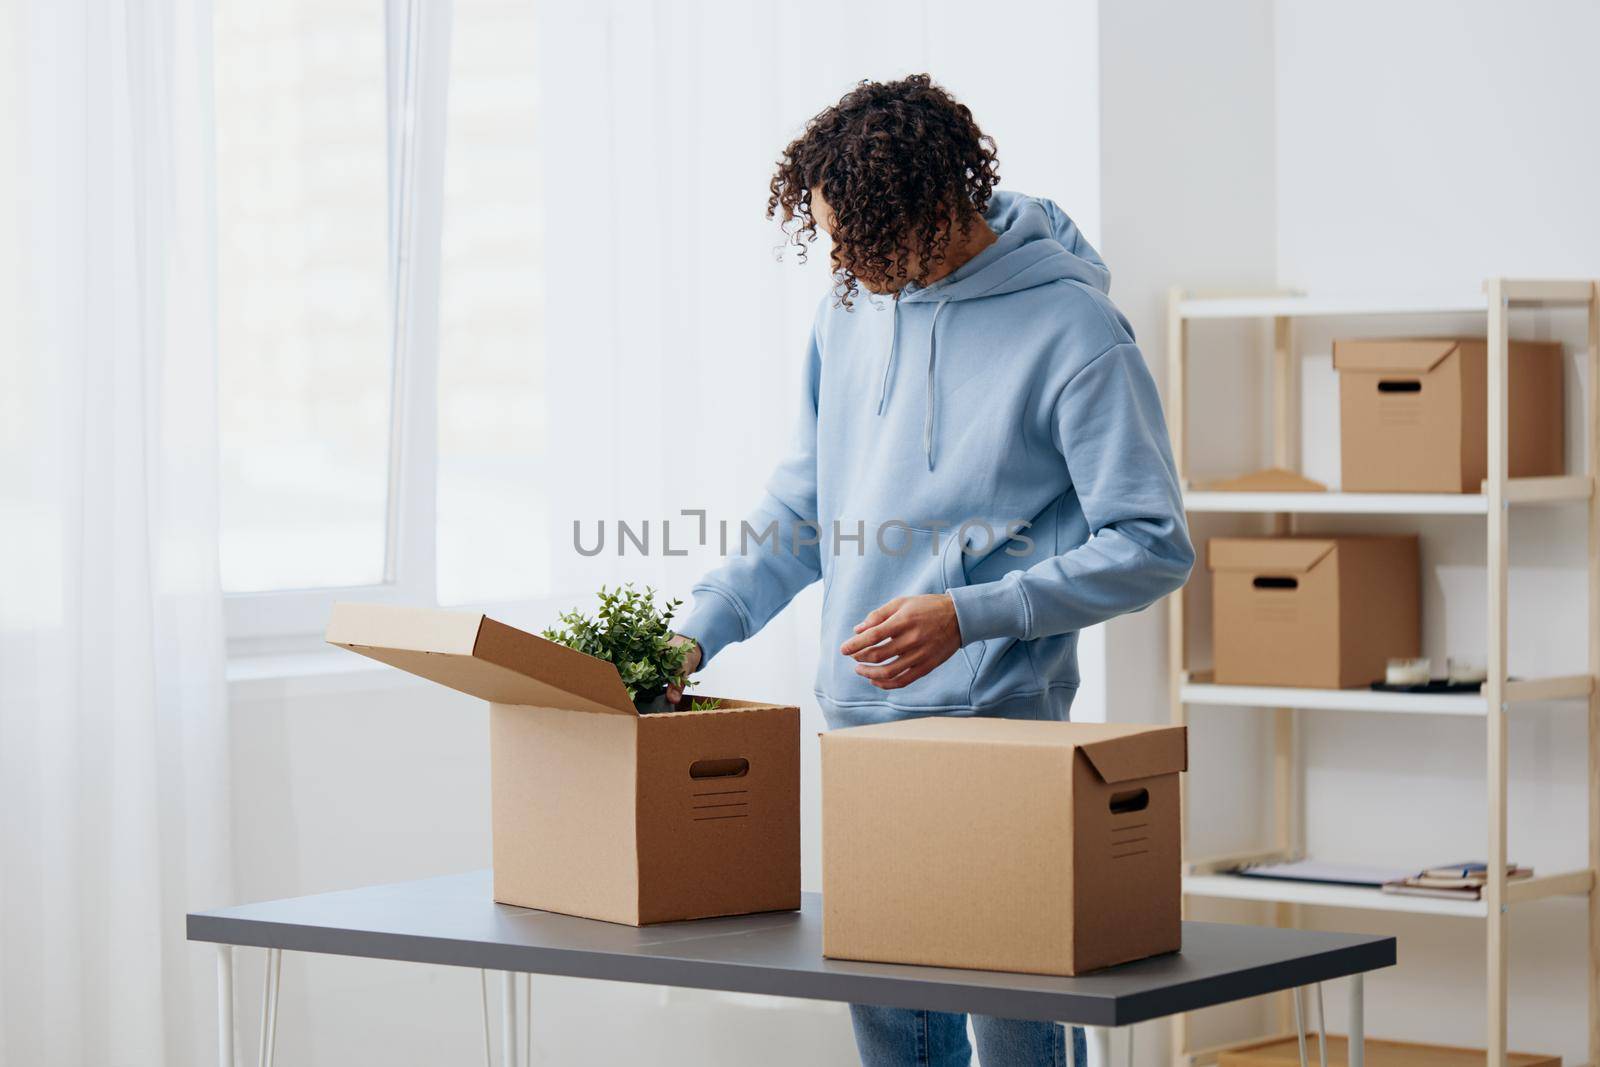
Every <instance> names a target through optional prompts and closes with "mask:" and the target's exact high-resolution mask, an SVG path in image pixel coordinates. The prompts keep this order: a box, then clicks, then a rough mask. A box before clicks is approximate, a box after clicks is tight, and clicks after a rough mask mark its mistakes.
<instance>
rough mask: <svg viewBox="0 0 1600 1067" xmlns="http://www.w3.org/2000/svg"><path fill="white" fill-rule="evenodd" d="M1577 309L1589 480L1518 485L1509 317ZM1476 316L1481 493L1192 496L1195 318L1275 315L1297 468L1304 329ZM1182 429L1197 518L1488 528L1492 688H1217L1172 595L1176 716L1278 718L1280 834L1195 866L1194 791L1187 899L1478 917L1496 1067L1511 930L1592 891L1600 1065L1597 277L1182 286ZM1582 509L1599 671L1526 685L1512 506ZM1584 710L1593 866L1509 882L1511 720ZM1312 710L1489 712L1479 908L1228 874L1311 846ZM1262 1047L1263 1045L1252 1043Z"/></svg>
mask: <svg viewBox="0 0 1600 1067" xmlns="http://www.w3.org/2000/svg"><path fill="white" fill-rule="evenodd" d="M1558 307H1566V308H1578V309H1586V310H1587V313H1588V362H1587V370H1586V377H1585V382H1584V385H1585V394H1586V395H1585V397H1584V412H1585V433H1584V449H1583V451H1584V457H1583V459H1582V461H1581V466H1582V473H1580V474H1572V475H1567V476H1563V477H1554V478H1511V477H1509V475H1508V456H1507V426H1508V418H1509V415H1508V411H1509V409H1508V406H1507V402H1506V381H1507V361H1508V357H1509V340H1510V325H1509V312H1510V311H1511V310H1512V309H1521V308H1532V309H1541V308H1558ZM1465 313H1477V314H1481V315H1484V316H1485V317H1486V322H1487V335H1488V341H1489V360H1488V383H1487V384H1488V405H1487V406H1488V448H1489V457H1488V460H1489V463H1488V471H1489V474H1488V477H1487V478H1486V479H1485V481H1484V484H1483V490H1482V492H1479V493H1472V494H1450V493H1341V492H1327V493H1319V492H1290V493H1251V492H1235V491H1226V492H1218V491H1210V490H1206V489H1203V488H1197V487H1193V486H1191V485H1190V483H1189V478H1188V448H1187V440H1188V430H1187V423H1188V419H1187V406H1188V403H1187V400H1188V398H1187V388H1186V385H1187V377H1188V362H1189V352H1188V324H1189V323H1190V322H1192V321H1197V320H1215V319H1258V320H1259V319H1270V320H1271V321H1272V324H1273V353H1272V362H1271V368H1272V385H1273V389H1272V397H1273V461H1274V465H1275V466H1278V467H1282V468H1285V469H1289V470H1293V469H1296V468H1297V466H1298V461H1297V458H1296V453H1297V448H1296V442H1297V437H1298V433H1299V411H1298V406H1299V404H1298V401H1299V393H1298V385H1297V377H1298V362H1299V361H1298V354H1297V352H1296V350H1295V344H1294V324H1295V321H1296V320H1297V319H1304V318H1344V317H1362V316H1382V315H1392V316H1408V317H1423V316H1429V315H1461V314H1465ZM1168 354H1169V356H1168V358H1169V364H1168V373H1169V388H1168V407H1169V411H1168V420H1169V425H1170V429H1171V433H1172V450H1173V458H1174V459H1175V461H1176V463H1177V467H1178V474H1179V478H1180V480H1181V481H1182V482H1183V485H1184V488H1185V491H1184V503H1185V506H1186V507H1187V509H1188V510H1189V511H1190V512H1193V513H1197V514H1198V513H1236V514H1255V515H1261V516H1264V517H1266V518H1267V520H1268V522H1267V526H1268V529H1269V531H1270V532H1273V533H1292V532H1294V530H1295V528H1296V521H1297V517H1298V516H1301V515H1332V514H1342V515H1415V516H1423V515H1457V516H1464V517H1466V518H1469V519H1472V520H1475V521H1477V522H1482V523H1483V524H1484V528H1485V531H1486V534H1487V538H1486V540H1487V553H1486V564H1487V571H1488V582H1487V588H1488V595H1487V604H1486V607H1487V618H1488V620H1489V625H1488V634H1489V638H1488V642H1487V648H1486V662H1487V664H1488V672H1489V674H1488V681H1487V682H1486V683H1485V684H1484V687H1483V690H1482V692H1481V693H1475V694H1450V695H1435V694H1407V693H1386V692H1375V691H1371V690H1358V689H1352V690H1322V689H1295V688H1287V687H1264V686H1237V685H1217V684H1215V683H1214V682H1213V681H1211V679H1210V678H1209V676H1207V675H1206V674H1203V673H1201V672H1198V671H1196V672H1194V673H1191V672H1190V670H1189V664H1188V661H1187V648H1188V618H1187V613H1186V611H1185V603H1184V599H1185V598H1184V595H1183V593H1182V592H1181V591H1180V592H1179V593H1178V594H1176V595H1175V596H1174V597H1173V598H1172V605H1171V608H1170V615H1169V628H1170V629H1169V641H1168V646H1169V656H1170V663H1169V668H1170V670H1169V678H1170V684H1171V703H1172V721H1173V722H1174V723H1177V724H1179V725H1188V724H1189V721H1190V709H1191V708H1204V707H1206V706H1229V707H1247V708H1261V709H1264V710H1263V714H1264V715H1265V714H1267V713H1268V712H1269V711H1270V716H1271V718H1270V724H1271V729H1272V740H1273V744H1272V771H1273V775H1272V777H1273V807H1274V816H1275V818H1274V824H1275V829H1274V840H1273V842H1272V843H1271V845H1270V846H1269V847H1267V848H1264V849H1261V850H1258V851H1256V852H1252V853H1249V854H1241V855H1233V856H1224V857H1216V858H1212V859H1206V860H1197V859H1194V858H1192V857H1189V856H1188V855H1187V852H1188V846H1187V842H1188V824H1189V819H1190V815H1189V811H1190V808H1189V799H1190V798H1189V795H1188V790H1187V786H1185V790H1184V797H1183V810H1184V813H1185V814H1184V841H1185V853H1186V855H1185V876H1184V883H1183V885H1184V895H1185V900H1186V902H1187V901H1188V900H1191V899H1194V898H1202V897H1203V898H1211V899H1226V900H1247V901H1260V902H1263V903H1267V904H1272V905H1274V906H1275V916H1276V919H1277V921H1278V922H1279V923H1280V924H1283V925H1293V924H1294V923H1295V922H1296V921H1297V918H1298V913H1299V909H1301V908H1304V907H1341V908H1359V909H1367V910H1376V911H1385V912H1394V913H1409V914H1420V915H1433V916H1442V917H1453V918H1464V919H1472V920H1477V921H1479V922H1482V923H1483V924H1484V926H1485V931H1484V943H1485V966H1486V968H1487V975H1488V1000H1487V1004H1486V1007H1485V1022H1486V1026H1485V1046H1486V1048H1487V1050H1488V1062H1489V1063H1490V1064H1492V1065H1493V1064H1499V1065H1503V1064H1505V1063H1506V1053H1507V1048H1506V1023H1507V1004H1508V1001H1507V988H1506V987H1507V970H1506V957H1507V929H1506V915H1507V912H1508V911H1509V910H1510V909H1511V908H1512V907H1513V906H1520V905H1524V904H1531V903H1533V902H1536V901H1539V900H1543V899H1546V898H1549V897H1553V896H1571V895H1578V896H1586V897H1587V898H1588V902H1589V908H1588V931H1587V935H1586V940H1587V945H1588V949H1589V968H1588V971H1589V997H1588V1004H1589V1011H1588V1027H1589V1063H1590V1064H1591V1067H1600V891H1597V890H1596V877H1597V876H1596V872H1597V871H1600V683H1597V677H1600V493H1597V492H1596V472H1600V285H1597V284H1596V283H1595V282H1593V281H1543V280H1518V279H1507V278H1491V279H1489V280H1488V281H1486V282H1485V283H1484V287H1483V295H1482V296H1481V297H1477V298H1472V299H1465V300H1460V301H1421V302H1411V301H1405V300H1394V301H1386V300H1374V301H1360V300H1319V299H1315V298H1312V297H1308V296H1303V295H1273V296H1261V297H1198V296H1193V295H1190V294H1186V293H1184V292H1182V291H1181V290H1178V291H1174V292H1173V293H1172V297H1171V301H1170V304H1169V315H1168ZM1538 506H1578V507H1583V508H1584V509H1585V511H1586V512H1587V515H1588V519H1589V532H1588V533H1589V541H1588V581H1587V597H1588V641H1587V649H1588V663H1587V668H1588V669H1587V672H1586V673H1583V674H1575V675H1563V676H1557V677H1548V678H1512V677H1509V676H1508V674H1507V664H1506V638H1507V618H1506V604H1507V587H1508V570H1509V566H1508V558H1507V541H1508V536H1509V531H1508V518H1509V513H1510V511H1511V509H1512V508H1521V507H1538ZM1552 701H1569V702H1576V705H1577V706H1579V707H1583V706H1587V709H1588V720H1587V721H1588V738H1589V740H1588V765H1589V766H1588V777H1589V790H1588V801H1589V803H1588V813H1587V814H1588V866H1587V867H1584V868H1581V869H1579V870H1575V871H1562V872H1557V873H1544V872H1542V873H1541V874H1540V875H1539V876H1538V877H1535V878H1531V879H1527V880H1521V881H1515V882H1512V881H1508V880H1507V879H1506V878H1505V876H1504V874H1503V872H1504V869H1505V864H1506V857H1507V847H1506V845H1507V842H1506V785H1507V761H1506V720H1507V719H1508V718H1509V717H1510V716H1512V715H1519V714H1526V713H1528V712H1527V710H1526V709H1528V708H1530V707H1531V706H1533V705H1536V704H1542V703H1548V702H1552ZM1303 710H1309V711H1315V712H1319V713H1354V712H1364V713H1374V714H1379V715H1382V714H1400V715H1435V716H1455V717H1467V718H1476V719H1479V720H1481V721H1482V722H1483V723H1484V728H1485V730H1486V732H1487V737H1488V760H1487V766H1486V767H1485V781H1484V787H1485V791H1486V794H1487V801H1488V804H1487V810H1488V824H1487V826H1486V827H1485V835H1486V843H1485V850H1484V856H1485V859H1486V860H1487V862H1488V864H1489V869H1490V871H1491V872H1494V873H1493V874H1492V876H1491V878H1490V881H1489V883H1488V885H1487V886H1486V888H1485V891H1484V895H1483V898H1482V899H1480V900H1446V899H1438V898H1430V897H1416V896H1403V895H1398V894H1387V893H1383V892H1380V891H1379V890H1376V889H1368V888H1362V887H1351V886H1332V885H1320V884H1308V883H1300V882H1285V881H1273V880H1268V879H1260V878H1246V877H1240V876H1238V875H1230V874H1227V873H1224V872H1226V871H1227V870H1229V869H1232V868H1236V867H1238V866H1239V865H1241V864H1243V863H1249V862H1262V861H1269V860H1274V859H1286V858H1293V857H1297V856H1299V855H1300V854H1301V852H1302V843H1301V841H1300V840H1299V828H1298V826H1297V825H1296V820H1295V813H1296V811H1298V810H1299V806H1300V802H1301V800H1302V799H1303V782H1302V781H1301V780H1300V775H1299V773H1298V766H1297V759H1296V752H1295V726H1296V722H1297V716H1298V714H1299V713H1300V712H1301V711H1303ZM1289 1007H1290V1005H1289V1002H1288V1001H1287V1000H1285V1001H1284V1002H1283V1004H1282V1011H1281V1018H1280V1023H1281V1024H1282V1025H1281V1026H1280V1029H1285V1030H1286V1029H1288V1018H1289ZM1187 1030H1188V1027H1187V1022H1186V1020H1185V1019H1184V1018H1183V1017H1182V1016H1180V1017H1179V1018H1178V1021H1177V1023H1176V1034H1175V1041H1174V1050H1175V1051H1174V1061H1175V1064H1177V1065H1181V1067H1189V1065H1198V1064H1204V1063H1209V1062H1213V1061H1214V1060H1215V1059H1216V1058H1217V1056H1218V1055H1219V1054H1220V1053H1221V1052H1222V1051H1224V1049H1220V1048H1213V1049H1208V1050H1205V1051H1204V1052H1193V1051H1191V1050H1190V1049H1189V1047H1188V1039H1187V1038H1188V1034H1187ZM1253 1040H1258V1039H1252V1041H1253Z"/></svg>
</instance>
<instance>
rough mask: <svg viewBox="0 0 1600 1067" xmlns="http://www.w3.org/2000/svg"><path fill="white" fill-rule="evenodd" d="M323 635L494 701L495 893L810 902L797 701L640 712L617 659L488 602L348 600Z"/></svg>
mask: <svg viewBox="0 0 1600 1067" xmlns="http://www.w3.org/2000/svg"><path fill="white" fill-rule="evenodd" d="M327 639H328V641H329V642H331V643H332V644H336V645H340V646H343V647H345V648H348V649H350V650H351V651H353V652H359V653H361V654H362V655H364V656H370V657H372V658H373V659H376V660H381V661H382V662H384V663H388V664H391V665H392V666H395V667H398V668H399V669H401V670H403V671H407V672H408V673H411V674H415V675H418V676H420V677H423V678H428V679H430V680H432V681H435V682H438V683H439V684H440V685H445V686H448V687H450V688H451V689H456V690H459V691H460V692H463V693H467V694H469V695H472V696H476V697H480V698H482V699H483V700H486V701H488V702H489V705H490V707H489V757H490V765H491V797H492V799H491V807H492V818H493V827H494V898H495V900H497V901H500V902H501V903H504V904H516V905H520V906H522V907H527V908H541V909H543V910H545V911H558V912H563V913H565V914H568V915H579V916H583V917H585V918H591V919H605V920H608V921H610V922H618V923H627V924H630V925H634V926H640V925H644V924H647V923H658V922H671V921H674V920H679V919H699V918H706V917H709V916H714V915H742V914H745V913H748V912H757V911H782V910H788V909H793V908H798V907H799V906H800V710H799V709H798V708H796V707H789V706H784V705H776V704H761V703H754V702H751V701H743V700H729V699H721V706H720V708H719V709H718V710H716V711H678V712H662V713H657V714H653V715H640V714H639V713H638V712H637V711H636V710H635V709H634V707H633V704H632V702H631V701H629V699H628V693H627V690H626V688H624V686H623V684H622V679H621V678H620V677H619V676H618V674H617V671H616V668H615V667H613V666H612V665H611V664H609V663H606V662H605V661H603V660H599V659H595V658H594V657H592V656H586V655H584V654H582V653H580V652H575V651H573V650H572V649H569V648H566V647H564V646H562V645H557V644H555V643H554V642H551V641H546V640H545V639H544V638H542V637H537V636H535V635H533V634H530V633H526V632H524V631H522V630H518V629H516V628H515V627H511V626H507V625H505V624H504V623H500V622H496V621H495V620H494V619H490V618H487V617H485V616H483V615H479V614H476V613H469V612H456V611H441V610H435V609H427V608H401V607H393V606H388V605H376V604H338V605H335V607H334V610H333V617H332V619H331V621H330V622H329V623H328V631H327ZM698 699H701V700H705V699H707V698H706V697H704V696H698Z"/></svg>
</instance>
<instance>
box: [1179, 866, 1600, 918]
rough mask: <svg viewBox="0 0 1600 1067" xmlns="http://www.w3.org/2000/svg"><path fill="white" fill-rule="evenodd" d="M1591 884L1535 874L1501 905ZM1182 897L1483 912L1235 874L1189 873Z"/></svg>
mask: <svg viewBox="0 0 1600 1067" xmlns="http://www.w3.org/2000/svg"><path fill="white" fill-rule="evenodd" d="M1593 886H1594V872H1593V871H1590V870H1586V869H1580V870H1576V871H1562V872H1559V873H1557V874H1546V875H1537V876H1535V877H1533V878H1527V879H1524V880H1522V881H1517V882H1511V883H1509V884H1507V886H1506V903H1507V904H1524V903H1529V902H1531V901H1535V900H1547V899H1549V898H1551V897H1558V896H1584V895H1587V894H1588V893H1589V892H1590V891H1591V890H1592V888H1593ZM1183 891H1184V893H1185V895H1187V896H1192V897H1209V898H1212V899H1216V900H1260V901H1266V902H1269V903H1274V904H1305V905H1309V906H1311V907H1324V908H1356V909H1359V910H1363V911H1391V912H1409V913H1412V914H1418V915H1448V916H1455V917H1459V918H1464V919H1483V918H1487V917H1488V914H1489V908H1488V905H1487V904H1486V903H1485V902H1484V901H1482V900H1447V899H1445V898H1443V897H1417V896H1410V895H1408V894H1404V893H1385V892H1383V890H1381V889H1371V888H1368V887H1366V886H1351V885H1324V884H1322V883H1319V882H1289V881H1282V880H1278V879H1273V878H1241V877H1240V876H1238V875H1236V874H1200V875H1189V876H1187V877H1185V878H1184V880H1183Z"/></svg>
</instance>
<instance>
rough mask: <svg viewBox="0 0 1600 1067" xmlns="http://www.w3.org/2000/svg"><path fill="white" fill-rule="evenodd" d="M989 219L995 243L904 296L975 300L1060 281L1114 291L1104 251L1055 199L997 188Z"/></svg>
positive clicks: (907, 298) (914, 299) (910, 298)
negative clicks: (932, 281) (1087, 237)
mask: <svg viewBox="0 0 1600 1067" xmlns="http://www.w3.org/2000/svg"><path fill="white" fill-rule="evenodd" d="M984 221H985V222H987V223H988V224H989V228H990V229H991V230H993V231H994V233H995V237H996V240H995V243H994V244H992V245H990V246H989V247H988V248H985V249H984V250H983V251H982V252H979V253H978V254H977V255H976V256H973V257H972V259H970V260H968V261H967V262H966V263H963V264H962V265H961V267H960V269H959V270H956V271H954V272H952V273H951V274H949V275H947V276H946V277H944V278H941V279H939V280H938V281H937V282H934V283H933V284H932V285H929V286H925V287H918V286H907V287H906V289H905V291H904V292H902V293H901V294H900V299H901V300H902V301H904V302H906V303H908V304H909V303H921V302H927V301H959V300H975V299H977V298H979V297H984V296H999V295H1001V294H1003V293H1015V292H1018V291H1020V290H1023V289H1032V288H1034V287H1035V286H1040V285H1046V284H1048V283H1050V282H1060V281H1068V282H1081V283H1082V284H1084V285H1087V286H1089V287H1090V288H1092V289H1095V290H1097V291H1099V292H1101V293H1107V292H1109V291H1110V288H1111V272H1110V271H1108V270H1107V269H1106V265H1105V262H1104V261H1103V260H1102V259H1101V258H1100V253H1098V252H1096V251H1095V250H1094V246H1093V245H1091V244H1090V243H1089V242H1088V241H1087V240H1086V239H1085V238H1084V236H1083V231H1081V230H1079V229H1078V226H1077V224H1076V223H1075V222H1073V221H1072V220H1071V219H1070V218H1068V217H1067V213H1066V212H1065V211H1062V210H1061V209H1060V208H1059V207H1057V206H1056V205H1055V204H1054V203H1053V202H1051V201H1049V200H1044V199H1041V198H1039V197H1035V196H1024V195H1022V194H1021V193H1011V192H1006V191H1004V190H997V191H996V192H995V193H994V195H993V196H991V197H990V198H989V210H988V212H987V213H986V214H985V215H984Z"/></svg>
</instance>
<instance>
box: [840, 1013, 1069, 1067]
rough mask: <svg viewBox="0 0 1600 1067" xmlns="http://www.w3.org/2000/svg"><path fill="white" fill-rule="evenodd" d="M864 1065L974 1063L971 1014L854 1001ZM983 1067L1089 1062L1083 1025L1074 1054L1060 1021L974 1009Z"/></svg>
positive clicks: (1060, 1066)
mask: <svg viewBox="0 0 1600 1067" xmlns="http://www.w3.org/2000/svg"><path fill="white" fill-rule="evenodd" d="M850 1022H851V1023H852V1024H854V1026H855V1030H856V1048H857V1049H858V1050H860V1052H861V1063H862V1067H969V1065H970V1064H971V1063H972V1045H971V1044H970V1043H969V1042H968V1041H967V1017H966V1016H965V1015H958V1014H954V1013H951V1012H945V1011H916V1010H913V1009H911V1008H875V1007H872V1006H870V1005H867V1004H852V1005H850ZM972 1030H973V1032H974V1033H975V1034H977V1036H978V1062H979V1063H980V1064H982V1067H1086V1064H1087V1062H1088V1060H1087V1058H1086V1049H1085V1048H1084V1040H1083V1030H1082V1029H1080V1028H1079V1027H1076V1026H1075V1027H1073V1028H1072V1059H1071V1060H1068V1059H1067V1047H1066V1046H1067V1042H1066V1034H1065V1032H1064V1031H1063V1029H1062V1028H1061V1027H1060V1026H1057V1025H1056V1024H1055V1023H1039V1022H1029V1021H1026V1020H1023V1019H996V1018H994V1017H993V1016H992V1015H974V1016H973V1017H972Z"/></svg>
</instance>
